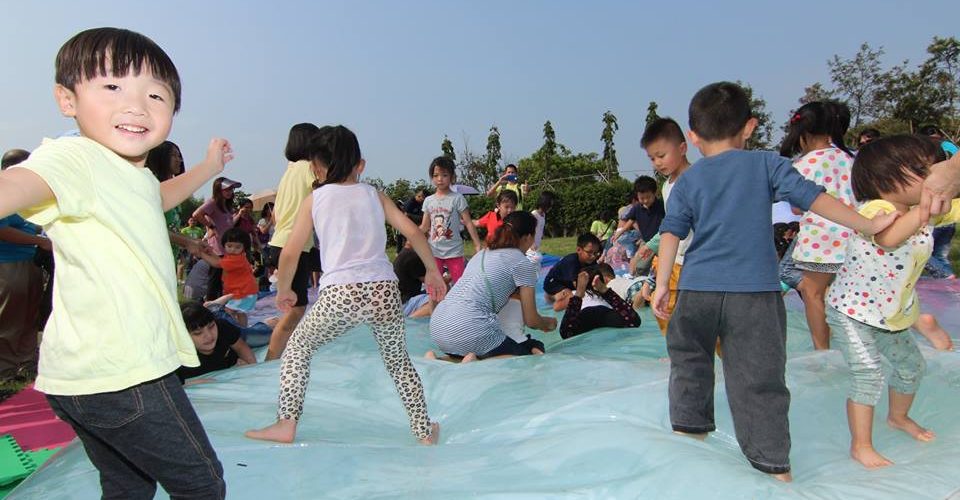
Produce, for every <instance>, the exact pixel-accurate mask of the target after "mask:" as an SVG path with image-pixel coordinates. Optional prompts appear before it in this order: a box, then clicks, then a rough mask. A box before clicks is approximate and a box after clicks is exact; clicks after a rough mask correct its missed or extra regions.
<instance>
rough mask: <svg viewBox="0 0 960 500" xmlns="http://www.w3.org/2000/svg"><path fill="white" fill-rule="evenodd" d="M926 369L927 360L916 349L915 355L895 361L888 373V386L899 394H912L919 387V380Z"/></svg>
mask: <svg viewBox="0 0 960 500" xmlns="http://www.w3.org/2000/svg"><path fill="white" fill-rule="evenodd" d="M926 370H927V362H926V361H925V360H924V359H923V355H921V354H920V352H919V351H918V352H917V353H916V356H911V357H909V358H908V359H905V360H903V361H902V362H900V363H897V364H896V365H895V366H894V367H893V371H892V372H891V374H890V387H892V388H893V390H895V391H897V392H899V393H901V394H913V393H915V392H917V389H919V388H920V380H921V379H923V374H924V372H926Z"/></svg>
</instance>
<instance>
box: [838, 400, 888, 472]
mask: <svg viewBox="0 0 960 500" xmlns="http://www.w3.org/2000/svg"><path fill="white" fill-rule="evenodd" d="M891 411H892V409H891ZM847 421H848V423H849V424H850V436H851V439H850V456H851V457H853V459H854V460H856V461H857V462H860V463H861V464H863V466H864V467H866V468H868V469H879V468H880V467H886V466H888V465H893V462H891V461H890V460H888V459H887V457H884V456H883V455H881V454H879V453H877V450H875V449H874V448H873V407H872V406H868V405H863V404H860V403H854V402H853V401H851V400H849V399H848V400H847Z"/></svg>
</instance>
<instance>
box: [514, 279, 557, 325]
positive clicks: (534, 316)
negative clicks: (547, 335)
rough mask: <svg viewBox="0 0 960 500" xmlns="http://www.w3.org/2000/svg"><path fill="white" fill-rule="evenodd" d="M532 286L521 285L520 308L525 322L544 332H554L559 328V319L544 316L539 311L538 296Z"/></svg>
mask: <svg viewBox="0 0 960 500" xmlns="http://www.w3.org/2000/svg"><path fill="white" fill-rule="evenodd" d="M535 294H536V292H534V290H533V287H532V286H522V287H520V308H521V311H522V312H523V324H525V325H527V326H529V327H530V328H536V329H537V330H540V331H542V332H552V331H553V330H554V329H556V328H557V319H556V318H550V317H544V316H541V315H540V312H539V311H537V298H536V296H535Z"/></svg>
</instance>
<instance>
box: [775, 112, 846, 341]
mask: <svg viewBox="0 0 960 500" xmlns="http://www.w3.org/2000/svg"><path fill="white" fill-rule="evenodd" d="M849 125H850V110H849V109H848V108H847V106H846V105H845V104H840V103H836V102H832V101H818V102H811V103H807V104H805V105H803V106H802V107H800V109H798V110H797V112H796V113H795V114H794V115H793V117H792V118H791V119H790V125H789V128H788V130H787V135H786V137H784V139H783V144H782V145H781V147H780V154H781V155H782V156H786V157H787V158H790V157H794V156H796V155H801V154H802V155H803V156H801V157H800V158H799V159H797V160H796V161H795V162H794V164H793V166H794V168H796V169H797V170H798V171H799V172H800V174H801V175H803V176H804V177H805V178H806V179H808V180H811V181H813V182H816V183H817V184H819V185H821V186H823V187H824V188H825V189H826V190H827V194H829V195H830V196H833V197H834V198H836V199H838V200H840V201H841V202H842V203H844V204H845V205H847V206H849V207H851V208H854V207H855V204H854V199H853V190H852V187H851V185H850V169H851V168H852V167H853V156H852V155H851V154H850V152H849V151H848V150H847V149H846V146H844V145H843V135H844V134H846V132H847V127H848V126H849ZM850 233H851V231H850V230H849V229H848V228H845V227H843V226H841V225H839V224H837V223H834V222H831V221H829V220H827V219H825V218H823V217H820V216H819V215H817V214H815V213H813V212H809V211H808V212H806V213H805V214H803V218H802V219H800V234H799V235H798V236H797V238H796V241H797V242H796V245H794V250H793V254H792V257H793V260H794V265H795V266H796V267H797V269H799V270H800V271H802V272H803V278H802V279H801V280H800V283H799V284H798V285H797V290H798V291H799V292H800V295H801V297H803V304H804V308H805V310H806V315H807V324H808V325H809V327H810V335H811V337H812V338H813V347H814V348H815V349H829V347H830V328H829V327H828V326H827V320H826V315H825V310H824V302H823V298H824V295H825V294H826V292H827V287H828V286H830V282H832V281H833V277H834V275H835V274H836V272H837V270H838V269H839V268H840V265H841V264H843V261H844V257H845V256H846V247H847V238H849V236H850Z"/></svg>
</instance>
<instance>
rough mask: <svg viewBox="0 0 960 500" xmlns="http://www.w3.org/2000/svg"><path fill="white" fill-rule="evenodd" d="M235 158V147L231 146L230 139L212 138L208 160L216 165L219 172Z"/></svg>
mask: <svg viewBox="0 0 960 500" xmlns="http://www.w3.org/2000/svg"><path fill="white" fill-rule="evenodd" d="M232 159H233V148H232V147H230V141H228V140H226V139H221V138H219V137H216V138H214V139H211V140H210V145H209V146H207V158H206V161H207V162H209V163H211V164H212V165H214V166H216V167H217V169H218V173H219V172H220V171H222V170H223V166H224V165H226V164H227V163H229V162H230V160H232Z"/></svg>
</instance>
